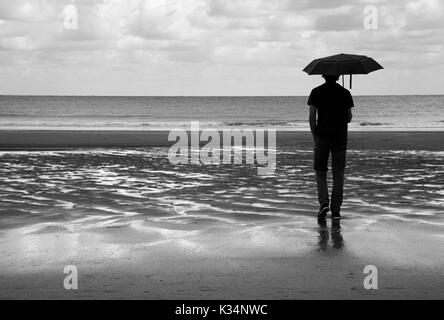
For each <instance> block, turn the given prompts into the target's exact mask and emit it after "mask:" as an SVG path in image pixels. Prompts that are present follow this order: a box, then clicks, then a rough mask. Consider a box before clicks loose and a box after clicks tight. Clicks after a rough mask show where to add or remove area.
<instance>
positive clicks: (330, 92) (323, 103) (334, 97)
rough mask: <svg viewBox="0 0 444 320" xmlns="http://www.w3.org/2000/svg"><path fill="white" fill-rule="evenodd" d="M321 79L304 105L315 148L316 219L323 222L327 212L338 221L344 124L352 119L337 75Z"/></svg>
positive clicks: (349, 103) (348, 99) (348, 100)
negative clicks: (330, 187)
mask: <svg viewBox="0 0 444 320" xmlns="http://www.w3.org/2000/svg"><path fill="white" fill-rule="evenodd" d="M323 77H324V79H325V83H324V84H323V85H321V86H319V87H316V88H314V89H313V90H312V91H311V94H310V97H309V98H308V103H307V104H308V105H309V106H310V130H311V133H312V135H313V139H314V145H315V147H314V169H315V171H316V183H317V186H318V200H319V204H320V209H319V213H318V218H325V217H326V216H327V212H328V210H329V208H330V210H331V213H332V218H333V219H339V218H340V217H341V215H340V210H341V205H342V195H343V187H344V169H345V155H346V151H347V124H348V123H349V122H350V121H351V119H352V112H351V108H352V107H353V98H352V96H351V94H350V92H349V91H348V90H347V89H345V88H343V87H341V86H340V85H339V84H337V83H336V81H338V79H339V75H323ZM316 115H317V119H316ZM330 153H331V156H332V172H333V190H332V195H331V203H330V202H329V198H328V188H327V171H328V157H329V155H330Z"/></svg>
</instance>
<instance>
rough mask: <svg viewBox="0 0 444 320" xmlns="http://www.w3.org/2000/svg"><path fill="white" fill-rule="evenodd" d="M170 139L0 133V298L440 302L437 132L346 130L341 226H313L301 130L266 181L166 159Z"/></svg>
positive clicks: (239, 171) (306, 140)
mask: <svg viewBox="0 0 444 320" xmlns="http://www.w3.org/2000/svg"><path fill="white" fill-rule="evenodd" d="M167 136H168V135H167V132H166V131H116V130H113V131H111V130H110V131H98V130H78V131H67V130H4V131H1V132H0V148H1V149H2V151H1V152H0V160H1V163H2V166H1V168H0V186H1V187H0V194H1V196H0V199H1V200H0V204H1V206H0V210H1V215H0V217H1V218H0V219H1V229H0V297H1V298H7V299H28V298H36V299H82V298H95V299H99V298H100V299H102V298H111V299H115V298H124V299H133V298H146V299H318V298H319V299H321V298H326V299H337V298H347V299H379V298H384V299H397V298H406V299H418V298H423V299H437V298H438V299H442V298H444V292H443V290H442V288H443V287H444V280H443V279H444V277H443V276H444V267H443V266H444V249H443V248H444V246H443V244H444V218H443V206H444V198H443V197H444V194H443V185H444V165H443V163H444V162H443V160H444V147H443V144H442V141H443V136H444V132H441V131H433V132H432V131H430V132H427V131H421V132H419V131H402V132H398V131H388V132H383V131H351V132H349V146H348V148H349V152H348V155H347V161H348V167H347V171H346V181H345V200H344V205H343V210H342V211H343V216H344V218H343V219H341V220H340V222H339V223H332V222H331V221H330V219H328V220H327V222H326V224H324V223H318V221H317V220H316V218H315V216H316V213H317V209H318V204H317V201H316V196H315V194H316V189H315V188H316V186H315V182H314V172H313V169H312V156H313V153H312V138H311V136H310V134H309V133H308V132H304V131H282V132H281V131H279V132H278V133H277V143H276V145H277V154H276V160H277V164H276V171H275V173H274V174H273V175H270V176H259V175H258V174H257V170H256V167H255V165H247V164H242V165H234V164H233V165H227V164H224V165H220V166H214V165H174V164H171V163H170V162H169V161H168V157H167V154H168V146H170V145H171V144H172V143H173V142H168V141H167V140H168V139H167ZM330 181H331V179H330ZM67 265H74V266H76V267H77V268H78V273H79V288H78V289H77V290H65V289H64V287H63V280H64V278H65V277H66V274H64V273H63V270H64V267H65V266H67ZM367 265H374V266H376V267H377V270H378V279H379V280H378V289H376V290H368V289H366V288H365V287H364V279H365V277H366V274H364V268H365V266H367Z"/></svg>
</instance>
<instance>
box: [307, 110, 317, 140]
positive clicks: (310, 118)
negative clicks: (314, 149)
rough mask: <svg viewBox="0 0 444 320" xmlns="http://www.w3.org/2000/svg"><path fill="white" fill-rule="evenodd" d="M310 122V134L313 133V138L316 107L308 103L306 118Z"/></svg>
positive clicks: (314, 136) (314, 135)
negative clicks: (307, 116) (308, 114)
mask: <svg viewBox="0 0 444 320" xmlns="http://www.w3.org/2000/svg"><path fill="white" fill-rule="evenodd" d="M308 120H309V122H310V130H311V134H312V135H313V139H315V138H316V107H315V106H313V105H310V116H309V118H308Z"/></svg>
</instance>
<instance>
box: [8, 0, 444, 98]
mask: <svg viewBox="0 0 444 320" xmlns="http://www.w3.org/2000/svg"><path fill="white" fill-rule="evenodd" d="M71 4H74V5H75V6H76V7H77V9H78V23H79V27H78V29H74V30H73V29H66V28H65V27H64V25H63V21H64V19H65V16H64V8H65V6H67V5H71ZM367 5H374V6H375V7H376V8H377V10H378V29H376V30H365V29H364V27H363V19H364V16H365V13H364V8H365V6H367ZM443 21H444V4H443V2H442V1H440V0H392V1H388V0H374V1H373V0H359V1H353V0H330V1H321V0H310V1H309V0H301V1H293V0H273V1H270V0H74V1H71V0H62V1H60V0H0V57H2V63H1V64H2V66H5V65H7V66H8V67H7V69H5V70H6V71H8V72H9V73H8V75H9V76H14V74H18V73H20V72H25V71H26V74H27V75H29V76H30V77H35V78H36V80H38V79H37V77H38V75H40V74H41V72H44V71H45V70H46V72H49V73H53V74H54V77H59V76H60V75H63V74H68V73H70V72H73V71H75V70H83V71H82V76H83V77H84V81H85V82H91V83H92V84H94V82H95V81H97V78H102V79H101V81H103V83H107V81H108V80H107V79H109V78H112V77H114V76H115V74H116V72H117V73H120V74H134V73H137V75H138V77H139V78H140V79H145V78H149V79H157V82H158V83H163V85H164V86H165V87H166V86H167V83H168V79H171V77H173V76H175V77H176V78H177V75H178V74H181V73H185V72H193V70H199V72H198V73H199V74H201V75H204V74H207V73H208V75H206V76H205V79H206V80H205V81H206V83H205V87H208V86H209V85H213V86H214V88H215V90H216V91H217V88H218V81H220V80H221V79H219V78H218V74H220V73H217V72H215V70H221V69H225V70H230V71H231V72H233V73H236V74H237V75H238V76H239V77H240V78H245V77H246V78H252V81H258V83H259V82H260V83H261V86H260V87H263V84H264V83H266V82H267V81H270V87H275V85H274V81H275V77H271V76H270V75H272V74H275V73H276V74H283V72H284V73H286V72H290V71H291V72H294V73H296V72H300V69H302V68H303V67H304V66H305V64H307V63H308V62H309V61H310V60H311V59H313V58H316V57H319V56H324V55H329V54H335V53H339V52H350V53H362V54H367V55H370V56H374V57H375V58H376V59H377V60H378V61H380V62H381V63H382V64H383V65H384V66H385V67H386V69H393V70H403V71H406V70H412V72H415V70H418V69H421V68H422V69H424V68H425V69H426V70H425V71H424V72H430V74H432V73H433V72H434V70H435V69H436V66H439V65H441V64H442V61H444V59H443V58H444V53H443V52H444V51H443V45H442V40H441V39H442V36H443V32H444V22H443ZM5 61H7V64H6V63H5ZM424 66H425V67H424ZM434 66H435V67H434ZM285 68H287V70H286V69H285ZM253 70H262V71H263V72H262V73H261V74H259V76H260V77H267V78H266V79H262V78H261V79H259V78H257V76H258V74H256V73H255V72H256V71H253ZM427 70H428V71H427ZM196 72H197V71H196ZM254 77H256V79H254ZM288 77H290V75H288ZM299 77H301V75H300V74H297V75H296V74H295V75H294V79H299ZM159 79H162V80H159ZM267 79H269V80H267ZM271 81H273V85H271ZM438 81H442V79H438ZM11 83H18V81H15V82H14V81H12V82H11ZM2 84H3V83H2ZM9 85H12V84H8V83H6V87H8V86H9ZM70 85H72V82H70ZM124 85H125V84H124ZM153 86H154V87H155V86H156V84H155V83H154V84H153ZM183 86H184V88H186V87H187V86H189V88H191V84H189V83H185V84H183ZM411 86H412V84H410V83H406V84H405V87H406V88H408V89H406V92H409V91H410V88H411ZM252 87H254V86H252V85H250V87H249V88H252ZM159 88H160V87H159ZM110 90H111V89H110ZM165 90H167V89H161V90H160V89H159V91H162V92H164V91H165ZM184 90H185V89H184ZM303 90H305V88H303ZM111 91H112V90H111ZM258 93H260V92H258ZM277 94H278V93H277Z"/></svg>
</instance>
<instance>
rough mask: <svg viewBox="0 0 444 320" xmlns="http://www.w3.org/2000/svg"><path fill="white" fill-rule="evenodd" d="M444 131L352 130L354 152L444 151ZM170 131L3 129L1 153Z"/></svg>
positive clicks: (283, 136)
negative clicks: (366, 150)
mask: <svg viewBox="0 0 444 320" xmlns="http://www.w3.org/2000/svg"><path fill="white" fill-rule="evenodd" d="M442 141H444V131H350V132H349V147H350V149H360V150H364V149H373V150H430V151H440V150H443V148H444V147H443V142H442ZM173 143H174V142H169V141H168V132H167V131H102V130H96V131H95V130H78V131H70V130H0V150H12V149H16V150H25V149H27V150H29V149H51V148H73V147H164V146H170V145H172V144H173ZM276 143H277V145H278V146H291V147H297V148H311V146H312V137H311V134H310V133H309V132H305V131H279V132H277V141H276Z"/></svg>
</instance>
